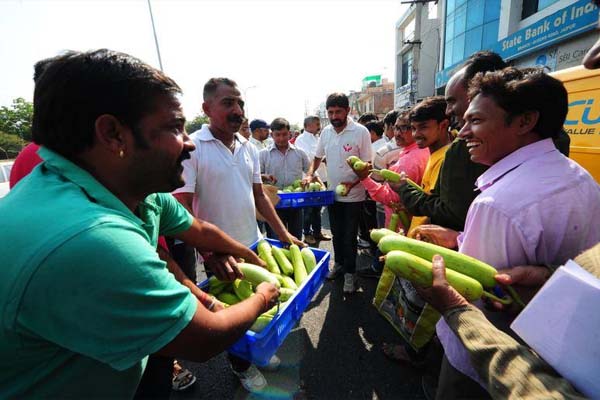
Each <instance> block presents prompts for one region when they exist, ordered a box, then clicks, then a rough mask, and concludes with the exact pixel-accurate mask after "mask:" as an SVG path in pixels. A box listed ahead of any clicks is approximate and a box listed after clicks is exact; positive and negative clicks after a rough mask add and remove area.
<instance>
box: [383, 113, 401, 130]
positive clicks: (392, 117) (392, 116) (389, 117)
mask: <svg viewBox="0 0 600 400" xmlns="http://www.w3.org/2000/svg"><path fill="white" fill-rule="evenodd" d="M397 119H398V110H392V111H390V112H388V113H387V114H385V117H383V123H384V124H385V125H386V126H392V125H394V124H395V123H396V120H397Z"/></svg>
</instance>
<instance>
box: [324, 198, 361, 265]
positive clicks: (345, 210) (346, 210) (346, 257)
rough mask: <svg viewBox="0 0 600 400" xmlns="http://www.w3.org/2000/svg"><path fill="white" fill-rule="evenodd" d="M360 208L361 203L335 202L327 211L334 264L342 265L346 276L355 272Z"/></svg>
mask: <svg viewBox="0 0 600 400" xmlns="http://www.w3.org/2000/svg"><path fill="white" fill-rule="evenodd" d="M362 207H363V202H362V201H357V202H353V203H342V202H339V201H335V202H334V203H333V204H332V205H330V206H329V209H328V210H329V223H330V224H331V233H332V235H333V238H332V240H333V252H334V255H335V262H336V263H337V264H340V265H342V266H343V267H344V268H343V270H344V272H345V273H348V274H353V273H354V272H356V252H357V250H356V235H357V234H358V223H359V221H360V217H361V210H362Z"/></svg>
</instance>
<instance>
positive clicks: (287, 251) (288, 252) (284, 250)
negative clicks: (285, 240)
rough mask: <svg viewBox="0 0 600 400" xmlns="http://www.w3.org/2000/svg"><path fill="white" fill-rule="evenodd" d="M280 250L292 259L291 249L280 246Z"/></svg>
mask: <svg viewBox="0 0 600 400" xmlns="http://www.w3.org/2000/svg"><path fill="white" fill-rule="evenodd" d="M279 250H281V251H282V252H283V254H284V255H285V257H286V258H287V259H288V260H290V261H292V255H291V254H290V251H289V250H288V249H284V248H283V247H280V248H279Z"/></svg>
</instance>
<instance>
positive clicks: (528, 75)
mask: <svg viewBox="0 0 600 400" xmlns="http://www.w3.org/2000/svg"><path fill="white" fill-rule="evenodd" d="M468 95H469V99H470V100H472V99H473V98H475V96H477V95H482V96H487V97H490V98H491V99H493V100H494V101H495V102H496V104H498V106H499V107H500V108H502V109H503V110H505V111H506V113H507V114H508V116H507V123H510V122H511V121H512V119H513V118H514V117H515V116H517V115H520V114H523V113H525V112H528V111H537V112H538V114H539V117H538V121H537V123H536V125H535V127H534V128H533V131H534V132H536V133H537V134H538V135H540V136H541V137H543V138H550V137H552V138H554V137H557V136H558V134H559V133H560V132H561V130H562V129H563V124H564V122H565V118H566V117H567V112H568V111H569V101H568V94H567V90H566V89H565V86H564V85H563V83H562V82H561V81H559V80H558V79H556V78H553V77H551V76H550V75H548V74H546V73H545V72H543V70H541V69H536V68H526V69H524V70H518V69H516V68H513V67H508V68H505V69H503V70H501V71H494V72H487V73H485V74H483V73H481V72H480V73H478V74H477V75H475V77H474V78H473V79H472V80H471V82H470V84H469V92H468Z"/></svg>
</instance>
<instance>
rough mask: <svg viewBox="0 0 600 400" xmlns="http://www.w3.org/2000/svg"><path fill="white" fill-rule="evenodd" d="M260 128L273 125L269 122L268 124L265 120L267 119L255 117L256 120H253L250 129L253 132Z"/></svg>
mask: <svg viewBox="0 0 600 400" xmlns="http://www.w3.org/2000/svg"><path fill="white" fill-rule="evenodd" d="M260 128H268V129H270V128H271V127H270V126H269V124H267V123H266V122H265V120H262V119H254V120H252V122H250V130H251V131H252V132H254V131H255V130H256V129H260Z"/></svg>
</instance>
